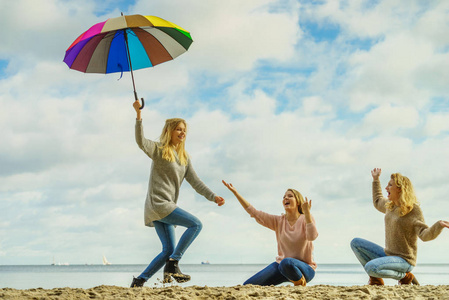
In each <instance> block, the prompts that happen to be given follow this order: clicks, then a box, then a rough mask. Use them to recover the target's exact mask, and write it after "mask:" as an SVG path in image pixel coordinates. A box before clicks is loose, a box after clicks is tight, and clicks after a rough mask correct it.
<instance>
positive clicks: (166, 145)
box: [159, 118, 188, 166]
mask: <svg viewBox="0 0 449 300" xmlns="http://www.w3.org/2000/svg"><path fill="white" fill-rule="evenodd" d="M180 123H183V124H184V126H185V127H186V130H187V123H186V121H185V120H184V119H180V118H173V119H167V120H166V121H165V126H164V128H163V129H162V133H161V136H160V138H159V140H160V142H161V146H160V148H161V149H162V158H163V159H165V160H168V161H169V162H174V161H176V156H175V153H174V152H173V144H172V143H171V137H172V133H173V131H174V130H175V129H176V127H178V125H179V124H180ZM176 152H177V153H178V158H179V163H180V164H181V165H183V166H186V165H187V161H188V154H187V151H186V150H185V140H184V141H182V142H181V143H179V144H178V146H177V147H176Z"/></svg>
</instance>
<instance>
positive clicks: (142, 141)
mask: <svg viewBox="0 0 449 300" xmlns="http://www.w3.org/2000/svg"><path fill="white" fill-rule="evenodd" d="M135 135H136V143H137V145H138V146H139V148H140V149H142V150H143V152H145V153H146V154H147V155H148V156H149V157H150V158H151V159H153V158H154V156H155V152H156V149H157V145H156V142H153V141H151V140H148V139H146V138H145V136H144V134H143V126H142V120H136V126H135Z"/></svg>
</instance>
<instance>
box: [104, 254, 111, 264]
mask: <svg viewBox="0 0 449 300" xmlns="http://www.w3.org/2000/svg"><path fill="white" fill-rule="evenodd" d="M110 264H111V263H110V262H108V260H107V259H106V256H104V254H103V265H105V266H107V265H110Z"/></svg>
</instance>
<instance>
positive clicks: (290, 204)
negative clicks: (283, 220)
mask: <svg viewBox="0 0 449 300" xmlns="http://www.w3.org/2000/svg"><path fill="white" fill-rule="evenodd" d="M282 204H283V205H284V209H285V210H298V203H297V201H296V198H295V195H294V194H293V192H292V191H286V192H285V194H284V198H283V199H282Z"/></svg>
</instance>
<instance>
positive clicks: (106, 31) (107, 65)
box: [64, 15, 193, 74]
mask: <svg viewBox="0 0 449 300" xmlns="http://www.w3.org/2000/svg"><path fill="white" fill-rule="evenodd" d="M192 42H193V40H192V37H191V36H190V33H189V32H188V31H187V30H185V29H183V28H181V27H179V26H178V25H176V24H173V23H171V22H169V21H166V20H164V19H161V18H158V17H155V16H142V15H130V16H121V17H117V18H111V19H108V20H106V21H105V22H101V23H98V24H95V25H94V26H92V27H91V28H89V29H88V30H87V31H86V32H84V33H83V34H81V35H80V36H79V37H78V38H77V39H76V40H75V41H74V42H73V43H72V45H70V47H69V48H68V49H67V51H66V54H65V57H64V62H65V63H66V64H67V65H68V66H69V68H70V69H74V70H78V71H81V72H85V73H103V74H107V73H114V72H126V71H132V70H137V69H142V68H147V67H152V66H155V65H158V64H160V63H163V62H166V61H169V60H172V59H174V58H176V57H178V56H179V55H181V54H182V53H184V52H186V51H187V49H189V47H190V45H191V44H192ZM128 49H129V51H128ZM128 52H129V54H128ZM131 62H132V63H131Z"/></svg>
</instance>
